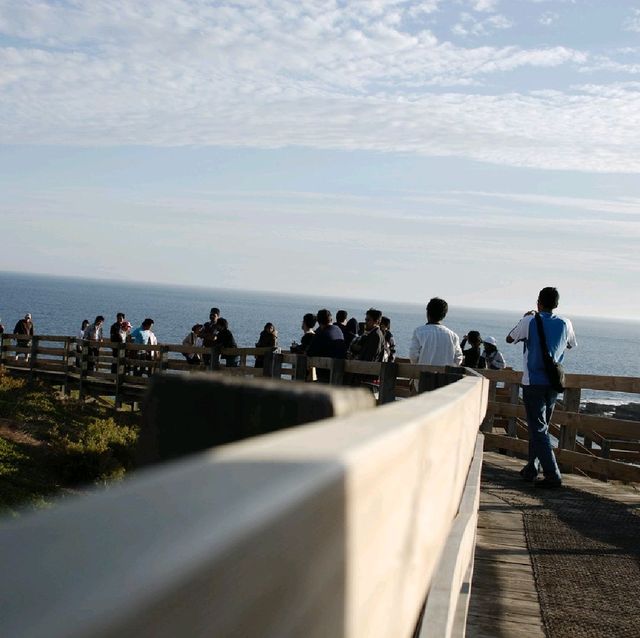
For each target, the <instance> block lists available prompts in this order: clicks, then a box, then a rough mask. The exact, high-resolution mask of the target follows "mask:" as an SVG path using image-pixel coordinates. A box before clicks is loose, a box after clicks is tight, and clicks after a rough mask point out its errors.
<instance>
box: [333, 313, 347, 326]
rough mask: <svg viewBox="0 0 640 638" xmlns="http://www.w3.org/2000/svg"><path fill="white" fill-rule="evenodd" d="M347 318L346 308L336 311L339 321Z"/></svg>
mask: <svg viewBox="0 0 640 638" xmlns="http://www.w3.org/2000/svg"><path fill="white" fill-rule="evenodd" d="M346 320H347V311H346V310H338V312H336V321H337V322H338V323H342V322H343V321H346Z"/></svg>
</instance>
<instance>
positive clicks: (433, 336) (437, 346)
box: [409, 323, 462, 366]
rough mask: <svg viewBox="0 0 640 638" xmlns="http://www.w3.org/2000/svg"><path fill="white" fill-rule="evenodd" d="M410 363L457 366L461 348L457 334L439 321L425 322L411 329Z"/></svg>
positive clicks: (460, 361) (459, 362) (460, 356)
mask: <svg viewBox="0 0 640 638" xmlns="http://www.w3.org/2000/svg"><path fill="white" fill-rule="evenodd" d="M409 359H410V360H411V363H419V364H426V365H432V366H459V365H460V364H461V363H462V349H461V348H460V339H459V337H458V335H457V334H456V333H455V332H453V331H452V330H449V328H447V327H446V326H443V325H442V324H439V323H427V324H425V325H424V326H418V327H417V328H416V329H415V330H414V331H413V337H411V346H410V347H409Z"/></svg>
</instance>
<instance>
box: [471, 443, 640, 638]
mask: <svg viewBox="0 0 640 638" xmlns="http://www.w3.org/2000/svg"><path fill="white" fill-rule="evenodd" d="M522 465H523V461H521V460H518V459H514V458H510V457H507V456H504V455H501V454H498V453H495V452H486V453H485V462H484V471H483V483H482V488H481V496H480V512H479V520H478V536H477V545H476V553H475V568H474V576H473V584H472V590H471V601H470V608H469V616H468V623H467V636H469V637H470V638H478V637H482V638H484V637H487V638H500V637H514V638H516V637H520V636H523V637H524V636H526V637H527V638H536V637H544V636H548V637H549V638H555V637H556V636H565V635H567V634H569V635H576V636H580V635H592V636H598V635H611V636H614V635H632V634H623V633H622V632H621V631H620V632H618V631H616V630H615V629H614V628H613V627H612V626H611V625H609V630H610V631H607V630H606V629H602V627H600V628H599V627H598V626H595V627H594V625H598V622H594V621H593V620H589V618H588V614H585V623H587V624H588V625H589V626H588V628H580V627H579V626H576V627H575V634H573V633H572V631H571V629H570V628H569V629H568V628H567V626H566V623H565V626H564V627H559V625H558V624H557V623H555V620H554V616H553V613H554V612H553V610H552V611H551V612H548V614H547V618H546V622H545V614H544V613H543V609H542V608H541V602H540V601H541V600H542V601H544V600H547V601H550V600H552V599H553V598H554V597H555V595H556V592H555V590H553V588H552V587H551V588H550V587H549V581H548V579H547V580H546V581H544V579H543V578H540V577H537V575H536V573H535V572H536V570H535V569H534V567H535V565H534V561H533V560H532V554H531V548H530V547H528V543H527V530H526V521H525V511H527V509H528V510H529V514H530V515H531V516H532V517H538V516H540V517H542V516H544V515H545V513H546V511H545V510H546V509H547V507H546V505H547V504H548V509H550V510H551V509H554V508H555V510H556V511H560V510H561V508H565V509H571V507H572V506H573V507H582V506H583V505H582V503H581V502H579V499H581V498H583V497H584V498H586V499H587V501H588V499H598V501H601V502H602V503H605V506H611V507H614V508H619V509H624V513H625V514H630V516H632V517H633V516H637V520H638V533H639V534H640V491H639V490H638V489H637V487H634V486H630V485H622V484H619V483H605V482H602V481H597V480H594V479H590V478H586V477H583V476H578V475H575V474H565V476H564V485H565V487H563V488H562V489H561V490H551V492H552V493H551V494H550V491H549V490H536V489H534V488H533V487H530V486H528V485H527V484H525V483H523V482H522V481H519V477H518V473H517V472H518V470H519V469H520V468H521V467H522ZM541 492H542V493H541ZM514 495H515V496H514ZM533 509H535V511H533V512H532V510H533ZM530 520H533V519H530ZM594 524H596V525H597V522H596V523H594ZM613 524H615V523H613ZM631 524H632V525H633V519H632V520H631ZM579 533H581V534H583V538H581V539H579V540H578V541H576V542H575V545H573V546H572V547H568V548H566V550H562V548H561V549H558V548H556V547H554V548H552V549H549V550H542V551H541V550H540V549H538V550H537V553H538V554H539V555H541V554H544V553H545V552H548V553H550V552H551V551H553V552H556V555H557V557H558V565H559V567H558V580H559V581H560V579H566V576H567V573H566V572H563V571H562V567H561V565H562V558H563V556H562V555H563V554H565V555H568V556H569V557H570V559H571V560H572V561H573V564H574V565H576V564H578V562H579V561H582V562H583V563H584V567H585V569H586V570H587V571H588V563H589V561H591V560H593V558H592V556H593V553H594V551H593V547H592V544H593V538H594V534H591V533H589V530H587V533H585V532H584V530H580V532H579ZM610 546H611V545H610ZM576 548H578V549H577V550H576ZM615 550H616V551H612V552H607V551H602V550H596V553H597V554H598V557H597V558H598V559H599V560H606V559H608V558H610V557H609V556H607V554H608V553H611V554H616V556H615V557H614V558H615V560H620V559H621V558H622V560H623V561H625V564H626V566H627V567H628V568H630V570H631V571H630V572H629V571H627V572H626V574H627V575H628V574H629V573H630V574H631V580H633V581H635V583H632V585H635V586H636V587H637V586H639V585H640V583H638V582H637V581H638V580H640V578H635V576H636V575H637V576H640V572H638V570H637V567H638V566H637V557H636V560H635V565H634V559H633V557H631V558H629V557H627V556H622V557H620V556H619V554H620V553H623V552H622V551H621V550H619V547H618V545H615ZM533 551H536V550H535V549H534V550H533ZM554 559H555V558H554ZM629 563H631V564H629ZM543 581H544V582H543ZM558 585H560V586H561V585H562V583H561V582H559V583H558ZM628 585H629V584H628V583H620V588H621V589H623V590H626V588H627V587H628ZM545 587H546V588H547V589H549V590H551V591H544V588H545ZM632 589H633V587H632ZM627 591H628V590H627ZM621 594H622V592H621ZM621 598H622V599H623V603H622V604H623V605H625V604H626V606H627V607H628V606H629V605H636V603H635V602H633V603H632V602H631V601H632V600H633V598H632V597H627V598H626V601H624V598H625V596H621ZM595 603H597V601H591V600H589V599H588V596H587V597H586V599H585V597H584V596H583V600H580V601H579V603H578V604H579V605H581V606H583V607H584V608H586V609H589V607H591V606H592V605H593V604H595ZM615 604H616V603H612V605H615ZM613 608H614V609H615V606H614V607H613ZM628 611H629V612H630V613H635V610H634V609H632V608H631V607H629V610H628ZM619 612H620V614H618V615H625V609H624V607H623V608H622V609H619ZM576 616H577V617H579V616H580V611H579V610H578V611H577V612H576ZM600 620H601V621H602V624H607V623H608V620H607V619H604V618H602V619H600ZM611 620H613V619H611ZM561 624H562V623H560V625H561ZM585 629H588V631H589V632H592V633H589V634H587V633H586V631H585V633H583V630H585ZM638 632H639V633H640V629H638Z"/></svg>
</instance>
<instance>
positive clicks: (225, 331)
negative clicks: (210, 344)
mask: <svg viewBox="0 0 640 638" xmlns="http://www.w3.org/2000/svg"><path fill="white" fill-rule="evenodd" d="M216 329H217V331H218V332H217V336H216V348H217V349H218V352H221V351H222V349H223V348H237V347H238V344H237V343H236V340H235V339H234V338H233V333H232V332H231V330H229V323H228V322H227V320H226V319H224V318H222V317H220V318H219V319H218V321H216ZM222 358H223V359H224V361H225V365H226V366H227V368H237V367H238V365H239V364H240V357H239V356H238V355H236V354H223V355H222Z"/></svg>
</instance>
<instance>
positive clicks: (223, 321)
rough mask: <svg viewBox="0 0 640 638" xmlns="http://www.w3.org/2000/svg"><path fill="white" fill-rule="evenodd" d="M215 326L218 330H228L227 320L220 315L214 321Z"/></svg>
mask: <svg viewBox="0 0 640 638" xmlns="http://www.w3.org/2000/svg"><path fill="white" fill-rule="evenodd" d="M216 327H217V328H219V329H220V330H228V328H229V322H228V321H227V320H226V319H224V318H223V317H220V318H219V319H218V321H216Z"/></svg>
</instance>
